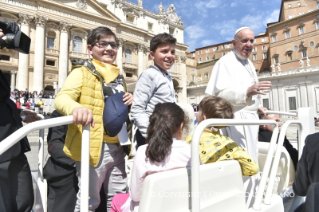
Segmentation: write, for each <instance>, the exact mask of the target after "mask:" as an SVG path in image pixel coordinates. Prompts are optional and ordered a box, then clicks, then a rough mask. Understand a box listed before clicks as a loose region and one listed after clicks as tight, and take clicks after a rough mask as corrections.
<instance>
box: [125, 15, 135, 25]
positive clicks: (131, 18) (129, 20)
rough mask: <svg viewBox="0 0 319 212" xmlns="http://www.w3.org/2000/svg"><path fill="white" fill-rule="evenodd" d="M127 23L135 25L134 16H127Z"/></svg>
mask: <svg viewBox="0 0 319 212" xmlns="http://www.w3.org/2000/svg"><path fill="white" fill-rule="evenodd" d="M126 21H127V22H129V23H131V24H133V23H134V16H130V15H126Z"/></svg>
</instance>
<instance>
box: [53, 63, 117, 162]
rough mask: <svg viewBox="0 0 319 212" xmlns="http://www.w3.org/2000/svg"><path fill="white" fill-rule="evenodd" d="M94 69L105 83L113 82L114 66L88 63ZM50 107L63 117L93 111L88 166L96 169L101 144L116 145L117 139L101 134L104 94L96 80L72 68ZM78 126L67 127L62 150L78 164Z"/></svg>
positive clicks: (79, 142)
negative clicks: (80, 110) (73, 112)
mask: <svg viewBox="0 0 319 212" xmlns="http://www.w3.org/2000/svg"><path fill="white" fill-rule="evenodd" d="M92 62H93V64H94V66H95V68H96V70H97V71H98V72H99V73H100V74H101V76H102V77H103V79H104V81H105V83H106V84H108V83H110V82H111V81H113V80H115V79H116V78H117V77H118V75H119V68H118V67H116V66H115V65H110V64H107V63H102V62H99V61H97V60H94V59H93V60H92ZM54 107H55V108H56V110H57V111H58V112H60V113H61V114H63V115H72V111H73V110H74V109H75V108H79V107H85V108H88V109H90V110H92V112H93V119H94V122H95V126H94V128H92V127H91V128H90V130H91V131H90V165H92V166H94V167H95V166H97V164H98V162H99V160H100V156H101V147H102V142H103V141H104V142H107V143H118V142H119V141H118V137H117V136H115V137H109V136H108V135H107V134H106V133H105V132H104V125H103V110H104V95H103V89H102V82H101V80H100V78H99V77H98V76H97V75H96V74H94V73H93V72H92V71H91V70H89V69H88V68H87V67H85V66H82V67H77V68H74V69H73V70H72V71H71V73H70V75H69V76H68V77H67V79H66V80H65V82H64V84H63V87H62V89H61V91H60V92H59V94H58V95H57V97H56V98H55V101H54ZM81 140H82V125H74V124H70V125H69V126H68V132H67V135H66V139H65V145H64V148H63V151H64V152H65V154H66V155H67V156H68V157H70V158H72V159H73V160H75V161H81Z"/></svg>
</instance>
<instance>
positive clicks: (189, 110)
mask: <svg viewBox="0 0 319 212" xmlns="http://www.w3.org/2000/svg"><path fill="white" fill-rule="evenodd" d="M177 105H178V106H180V107H181V108H182V109H183V111H184V113H185V115H186V116H188V120H189V121H188V126H186V127H184V130H183V139H185V138H186V136H188V135H193V132H194V121H195V119H196V117H195V114H194V109H193V107H192V106H191V105H190V104H186V103H177Z"/></svg>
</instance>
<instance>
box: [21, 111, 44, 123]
mask: <svg viewBox="0 0 319 212" xmlns="http://www.w3.org/2000/svg"><path fill="white" fill-rule="evenodd" d="M20 115H21V116H25V118H24V119H23V122H25V123H31V122H34V121H38V120H40V117H38V116H37V114H36V113H35V112H34V111H30V110H22V111H21V113H20Z"/></svg>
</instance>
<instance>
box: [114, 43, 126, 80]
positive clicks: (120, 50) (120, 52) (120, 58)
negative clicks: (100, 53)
mask: <svg viewBox="0 0 319 212" xmlns="http://www.w3.org/2000/svg"><path fill="white" fill-rule="evenodd" d="M124 42H125V41H124V39H123V38H119V47H118V49H117V56H116V64H117V66H118V67H119V68H120V72H121V73H122V74H123V73H124V72H123V45H124Z"/></svg>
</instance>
